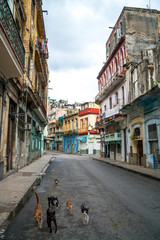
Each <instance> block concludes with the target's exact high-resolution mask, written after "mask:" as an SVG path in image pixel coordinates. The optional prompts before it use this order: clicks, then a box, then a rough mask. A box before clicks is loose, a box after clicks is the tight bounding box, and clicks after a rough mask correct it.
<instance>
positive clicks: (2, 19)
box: [0, 0, 25, 68]
mask: <svg viewBox="0 0 160 240" xmlns="http://www.w3.org/2000/svg"><path fill="white" fill-rule="evenodd" d="M0 26H1V27H2V29H3V31H4V33H5V35H6V37H7V39H8V41H9V42H10V45H11V47H12V49H13V51H14V53H15V55H16V57H17V60H18V61H19V63H20V65H21V66H22V68H24V60H25V49H24V46H23V43H22V40H21V37H20V35H19V30H18V28H17V26H16V23H15V21H14V18H13V15H12V12H11V10H10V8H9V5H8V3H7V0H0Z"/></svg>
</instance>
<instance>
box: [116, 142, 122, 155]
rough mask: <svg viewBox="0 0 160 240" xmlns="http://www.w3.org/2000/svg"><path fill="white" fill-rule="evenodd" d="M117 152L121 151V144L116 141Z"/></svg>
mask: <svg viewBox="0 0 160 240" xmlns="http://www.w3.org/2000/svg"><path fill="white" fill-rule="evenodd" d="M117 153H121V144H120V143H117Z"/></svg>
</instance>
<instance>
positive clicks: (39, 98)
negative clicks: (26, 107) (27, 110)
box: [34, 92, 47, 118]
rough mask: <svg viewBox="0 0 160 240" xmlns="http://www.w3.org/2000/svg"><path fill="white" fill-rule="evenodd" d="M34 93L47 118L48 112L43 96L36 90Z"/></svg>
mask: <svg viewBox="0 0 160 240" xmlns="http://www.w3.org/2000/svg"><path fill="white" fill-rule="evenodd" d="M34 95H35V98H36V101H37V105H38V106H39V107H40V109H41V111H42V113H43V115H44V118H46V116H47V112H46V109H45V106H44V103H43V101H42V99H41V97H40V96H39V92H34Z"/></svg>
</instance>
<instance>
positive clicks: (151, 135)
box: [148, 123, 157, 139]
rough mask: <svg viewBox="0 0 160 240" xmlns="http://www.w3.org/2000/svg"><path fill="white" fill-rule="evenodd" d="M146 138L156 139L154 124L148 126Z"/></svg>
mask: <svg viewBox="0 0 160 240" xmlns="http://www.w3.org/2000/svg"><path fill="white" fill-rule="evenodd" d="M148 138H149V139H157V126H156V124H155V123H154V124H151V125H149V126H148Z"/></svg>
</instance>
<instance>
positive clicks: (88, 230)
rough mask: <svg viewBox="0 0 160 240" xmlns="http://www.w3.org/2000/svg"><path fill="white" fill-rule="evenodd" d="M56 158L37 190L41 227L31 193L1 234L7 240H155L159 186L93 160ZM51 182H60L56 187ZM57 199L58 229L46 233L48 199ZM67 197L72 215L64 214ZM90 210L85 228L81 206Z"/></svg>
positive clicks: (157, 235) (159, 234)
mask: <svg viewBox="0 0 160 240" xmlns="http://www.w3.org/2000/svg"><path fill="white" fill-rule="evenodd" d="M55 157H56V158H55V160H54V161H53V162H52V163H51V164H50V166H49V168H48V169H47V172H46V174H45V176H44V178H43V180H42V181H41V184H40V186H38V187H37V188H36V190H37V193H38V195H39V198H40V203H41V204H42V207H43V227H42V229H41V230H39V229H38V228H37V226H36V224H35V222H34V218H33V211H34V208H35V205H36V198H35V195H34V194H33V195H32V197H31V198H30V200H29V201H28V203H27V204H26V205H25V206H24V208H23V209H22V210H21V211H20V213H19V214H18V215H17V216H16V218H15V219H14V220H13V222H12V223H11V224H10V226H9V227H8V229H7V231H6V232H5V235H4V238H3V239H5V240H10V239H12V240H14V239H16V240H21V239H23V240H25V239H27V240H29V239H37V240H39V239H42V240H44V239H46V240H48V239H56V240H81V239H87V240H132V239H133V240H135V239H137V240H142V239H143V240H159V239H160V227H159V222H160V194H159V189H160V182H158V181H156V180H152V179H149V178H146V177H143V176H140V175H138V174H135V173H132V172H129V171H126V170H123V169H120V168H117V167H114V166H111V165H108V164H105V163H103V162H99V161H96V160H93V159H92V158H91V157H90V156H77V155H70V154H63V153H58V154H55ZM55 179H59V184H58V185H57V186H56V185H55ZM51 195H52V196H57V197H58V199H59V209H58V210H56V218H57V224H58V231H57V233H56V234H55V233H54V224H53V223H52V229H53V232H52V233H51V234H50V233H49V228H48V227H47V223H46V210H47V206H48V201H47V198H48V196H51ZM68 199H71V200H72V202H73V211H72V214H71V215H69V214H68V213H67V211H66V201H67V200H68ZM82 203H86V204H87V206H88V207H89V216H90V220H89V224H88V225H86V226H84V225H83V224H82V219H81V211H80V206H81V204H82Z"/></svg>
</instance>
